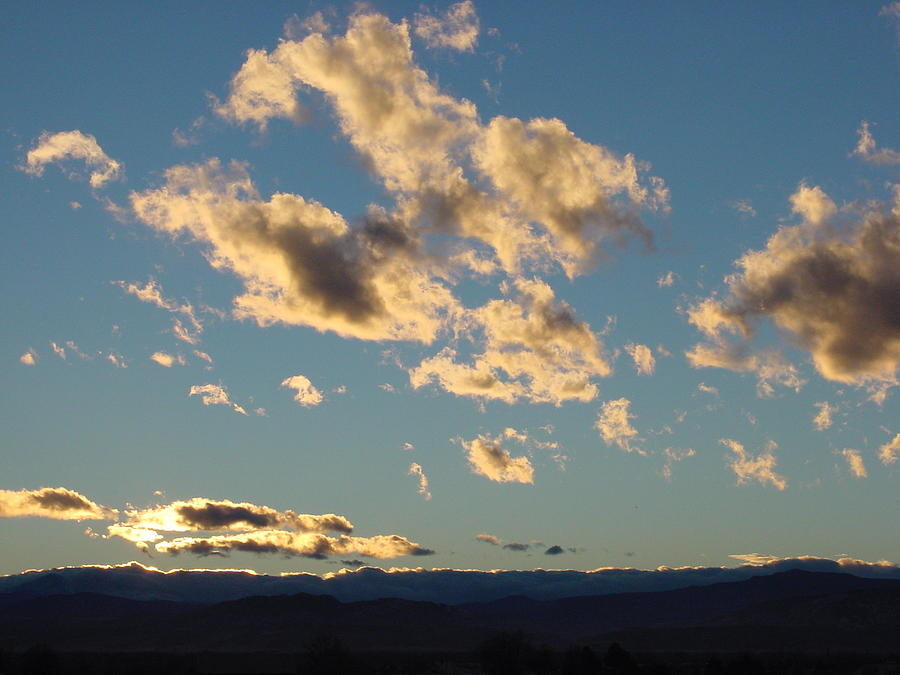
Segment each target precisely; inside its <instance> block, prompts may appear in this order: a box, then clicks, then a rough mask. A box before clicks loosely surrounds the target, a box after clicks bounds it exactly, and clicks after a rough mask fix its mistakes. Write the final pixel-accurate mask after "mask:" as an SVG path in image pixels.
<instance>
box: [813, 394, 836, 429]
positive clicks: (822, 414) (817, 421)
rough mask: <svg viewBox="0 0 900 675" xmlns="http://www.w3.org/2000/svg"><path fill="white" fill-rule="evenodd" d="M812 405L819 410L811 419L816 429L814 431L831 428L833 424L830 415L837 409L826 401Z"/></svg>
mask: <svg viewBox="0 0 900 675" xmlns="http://www.w3.org/2000/svg"><path fill="white" fill-rule="evenodd" d="M814 405H815V406H816V408H818V409H819V412H818V413H816V416H815V417H813V426H814V427H815V428H816V431H825V429H829V428H831V425H832V424H834V419H833V418H832V415H834V413H836V412H837V407H836V406H833V405H831V404H830V403H829V402H828V401H821V402H820V403H815V404H814Z"/></svg>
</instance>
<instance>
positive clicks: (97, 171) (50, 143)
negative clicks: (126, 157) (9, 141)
mask: <svg viewBox="0 0 900 675" xmlns="http://www.w3.org/2000/svg"><path fill="white" fill-rule="evenodd" d="M68 160H80V161H82V162H84V163H85V165H86V166H87V167H88V168H89V169H93V170H92V171H91V174H90V179H89V180H90V183H91V187H92V188H101V187H103V186H104V185H105V184H106V183H107V182H109V181H111V180H117V179H119V178H120V177H121V176H122V165H121V164H120V163H119V162H117V161H116V160H114V159H111V158H110V157H108V156H107V154H106V153H105V152H103V149H102V148H101V147H100V145H99V144H98V143H97V139H96V138H94V137H93V136H91V135H90V134H84V133H82V132H80V131H78V130H74V131H60V132H58V133H55V134H53V133H50V132H49V131H45V132H43V133H42V134H41V135H40V136H39V137H38V139H37V140H36V141H35V144H34V147H33V148H32V149H31V150H29V151H28V154H27V155H26V157H25V166H24V167H22V168H23V170H24V171H26V172H27V173H30V174H32V175H35V176H40V175H42V174H43V173H44V167H46V166H47V165H48V164H56V165H60V164H61V163H62V162H65V161H68Z"/></svg>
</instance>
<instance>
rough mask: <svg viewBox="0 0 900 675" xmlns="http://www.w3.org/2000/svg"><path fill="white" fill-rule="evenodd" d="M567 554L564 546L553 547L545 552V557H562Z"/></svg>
mask: <svg viewBox="0 0 900 675" xmlns="http://www.w3.org/2000/svg"><path fill="white" fill-rule="evenodd" d="M563 553H565V551H564V550H563V548H562V546H555V545H554V546H551V547H549V548H548V549H547V550H546V551H544V555H561V554H563Z"/></svg>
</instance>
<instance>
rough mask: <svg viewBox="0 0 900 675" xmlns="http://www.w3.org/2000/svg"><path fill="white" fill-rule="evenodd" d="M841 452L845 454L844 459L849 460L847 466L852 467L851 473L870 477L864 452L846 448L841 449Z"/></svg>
mask: <svg viewBox="0 0 900 675" xmlns="http://www.w3.org/2000/svg"><path fill="white" fill-rule="evenodd" d="M841 454H842V455H843V456H844V459H846V460H847V467H848V468H849V469H850V473H852V474H853V475H854V476H855V477H856V478H868V476H869V472H868V471H866V465H865V462H863V458H862V454H860V452H859V450H851V449H850V448H845V449H844V450H841Z"/></svg>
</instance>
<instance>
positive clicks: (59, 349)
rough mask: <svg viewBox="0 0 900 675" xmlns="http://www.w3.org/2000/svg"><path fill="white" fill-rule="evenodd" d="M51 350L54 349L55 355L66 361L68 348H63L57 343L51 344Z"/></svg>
mask: <svg viewBox="0 0 900 675" xmlns="http://www.w3.org/2000/svg"><path fill="white" fill-rule="evenodd" d="M50 349H52V350H53V353H54V354H56V355H57V356H58V357H59V358H61V359H62V360H63V361H65V360H66V348H65V347H61V346H60V345H58V344H56V343H55V342H51V343H50Z"/></svg>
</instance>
